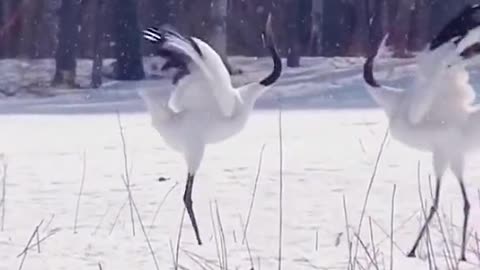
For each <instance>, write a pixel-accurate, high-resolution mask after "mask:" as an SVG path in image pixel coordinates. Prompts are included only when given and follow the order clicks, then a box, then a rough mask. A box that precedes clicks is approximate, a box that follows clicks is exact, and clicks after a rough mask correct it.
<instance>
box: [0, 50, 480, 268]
mask: <svg viewBox="0 0 480 270" xmlns="http://www.w3.org/2000/svg"><path fill="white" fill-rule="evenodd" d="M150 61H154V60H151V59H150ZM410 62H411V61H410ZM234 63H236V64H237V65H239V66H241V67H242V68H244V70H245V74H243V75H241V76H237V77H236V78H234V81H235V83H242V82H245V81H251V80H254V79H256V78H257V77H261V76H262V75H263V74H262V73H261V72H258V71H262V72H263V73H265V72H266V68H269V67H270V65H271V64H270V61H268V60H267V59H261V60H259V61H254V60H253V59H247V58H235V61H234ZM50 64H51V62H49V61H48V60H40V61H36V62H32V63H31V65H29V66H22V63H20V62H19V61H11V62H9V63H5V62H3V63H0V70H1V69H5V70H2V74H3V75H2V76H4V77H5V78H8V80H10V81H8V80H3V84H4V85H0V88H2V87H3V88H4V89H5V87H11V89H10V90H11V91H18V96H17V97H13V98H5V99H2V100H0V113H1V114H0V153H3V156H2V158H1V163H3V164H5V165H6V167H7V170H6V171H7V175H6V177H5V180H6V188H5V198H6V199H5V204H4V206H5V218H4V225H5V226H4V230H3V231H0V269H2V270H3V269H18V268H19V266H20V264H21V262H22V256H18V255H19V254H21V253H22V251H23V250H24V248H25V246H26V245H27V242H28V241H29V239H30V236H31V235H32V233H33V232H34V230H35V228H36V226H38V225H39V224H40V226H39V227H38V236H39V237H38V238H39V240H42V239H44V238H46V239H45V240H43V241H40V247H37V246H36V244H35V243H36V242H37V239H36V237H34V239H33V240H32V244H35V245H34V246H33V248H32V249H31V250H29V251H28V253H27V255H26V256H25V261H24V264H23V269H34V270H43V269H55V270H57V269H82V270H83V269H99V266H98V265H99V264H101V266H102V268H103V269H106V270H110V269H118V270H120V269H155V264H154V261H153V259H152V255H151V254H150V251H149V248H148V245H147V243H146V241H145V237H144V235H143V233H142V230H141V228H140V223H139V222H138V219H136V218H135V236H133V235H132V225H131V220H130V209H129V204H128V193H127V191H126V189H125V185H124V183H123V182H122V175H123V174H125V165H124V152H123V146H122V140H121V136H120V132H119V124H118V121H117V115H116V113H115V111H116V110H118V111H120V116H121V122H122V126H123V132H124V135H125V142H126V154H127V158H128V160H127V166H126V167H127V170H128V172H129V176H130V177H129V178H130V180H131V184H132V188H131V190H132V195H133V199H134V201H135V203H136V205H137V207H138V210H139V212H140V216H141V219H142V221H143V224H144V225H145V229H146V233H147V234H148V238H149V240H150V241H151V245H152V247H153V250H154V253H155V257H156V259H157V260H158V264H159V269H173V265H174V263H173V261H174V259H173V258H172V250H171V247H170V244H171V245H173V249H174V251H173V253H176V251H175V249H176V246H177V237H178V231H179V227H180V224H181V220H182V213H183V202H182V195H183V190H184V178H185V176H186V175H185V174H186V171H185V166H184V162H183V159H182V157H181V156H180V155H179V154H177V153H176V152H173V151H172V150H170V149H168V148H167V147H166V145H165V144H164V143H163V141H162V140H161V138H160V136H159V135H158V134H157V133H156V131H155V130H154V129H153V128H152V127H151V126H150V119H149V116H148V115H147V114H146V113H145V109H144V107H143V104H142V102H141V101H140V100H139V99H138V97H137V95H136V91H135V88H138V87H159V86H161V87H163V88H165V89H163V90H162V91H165V93H168V89H167V87H166V86H167V84H166V83H165V82H163V81H158V80H155V79H154V77H153V76H151V78H150V79H149V80H147V81H142V82H139V83H118V82H113V81H111V82H107V83H106V86H105V88H104V89H99V90H88V89H85V90H78V91H76V92H75V93H68V91H66V90H58V89H57V90H45V89H43V88H42V83H38V84H35V85H33V84H32V83H30V82H33V81H35V82H39V81H40V82H42V80H43V83H47V80H48V78H50V77H49V76H50V75H51V72H52V67H51V65H50ZM361 64H362V60H361V59H354V58H352V59H342V58H338V59H306V60H305V67H302V68H300V69H294V70H287V71H286V72H285V75H284V76H283V77H282V79H281V81H279V84H278V85H277V86H276V87H274V88H273V89H272V90H271V91H270V92H269V93H268V95H267V96H266V97H264V98H263V99H261V100H260V101H259V106H258V109H257V110H256V111H255V113H254V114H253V115H252V116H251V119H250V121H249V122H248V124H247V126H246V128H245V130H243V132H242V133H241V134H239V135H238V136H236V137H234V138H232V139H230V140H228V141H225V142H223V143H221V144H217V145H211V146H210V147H209V148H208V149H207V152H206V155H205V158H204V161H203V164H202V166H201V169H200V171H199V173H198V175H197V178H196V184H195V186H194V194H193V201H194V208H195V211H196V215H197V219H198V221H199V229H200V233H201V235H202V237H203V240H204V245H203V246H197V245H196V242H195V239H194V234H193V230H192V227H191V225H190V222H189V220H188V217H186V218H185V222H184V226H183V230H182V238H181V243H180V252H179V254H178V262H179V265H180V266H179V267H180V269H218V265H219V257H220V259H221V257H222V256H221V255H218V254H221V253H222V252H221V251H218V249H219V246H220V244H218V245H217V244H216V240H215V239H216V238H215V236H216V237H217V238H222V237H221V236H220V234H221V233H220V232H221V231H223V236H224V240H225V244H226V251H227V255H226V256H225V257H226V258H227V259H226V260H227V261H228V269H245V270H246V269H251V264H252V261H253V265H254V268H255V269H277V264H278V263H277V260H278V258H277V257H278V240H279V224H278V220H279V177H280V169H279V139H278V109H277V107H278V105H277V104H278V102H277V96H278V94H280V95H281V96H282V104H283V106H284V108H285V110H284V111H283V122H282V123H283V146H284V148H283V150H284V151H283V155H284V163H283V179H284V200H283V206H284V208H283V215H284V222H283V245H282V246H283V269H347V265H348V261H349V252H348V237H347V236H349V237H350V238H351V241H352V242H353V243H354V247H353V249H355V244H356V242H357V241H356V238H355V236H354V232H356V231H357V227H358V223H359V220H360V216H361V214H362V205H363V203H364V200H365V196H366V191H367V187H368V184H369V182H370V178H371V176H372V173H373V171H374V166H375V162H376V160H377V156H378V153H379V149H380V145H381V143H382V139H383V137H384V134H385V130H386V128H387V121H386V118H385V116H384V115H383V113H382V112H381V111H380V110H379V109H377V108H375V107H372V102H371V100H370V99H369V98H368V97H367V95H366V92H365V91H364V89H363V84H362V81H361ZM80 66H81V68H80V72H79V76H80V83H83V84H86V74H88V63H86V62H82V63H81V65H80ZM147 66H148V63H147ZM379 66H380V68H381V69H382V70H384V71H386V72H384V73H383V74H382V75H384V76H382V78H384V79H386V80H387V81H388V82H389V83H391V84H396V85H406V83H407V82H408V78H409V76H410V75H411V72H412V70H414V66H412V65H409V61H405V60H403V61H400V60H398V61H396V60H395V61H393V60H392V61H384V62H383V63H381V64H379ZM13 67H14V68H13ZM15 68H18V69H22V68H25V69H28V70H30V72H28V73H27V72H24V73H22V72H18V71H17V70H16V69H15ZM31 71H34V72H31ZM30 74H33V75H34V76H36V77H33V78H32V77H29V78H23V79H22V78H20V77H19V76H32V75H30ZM476 74H478V72H477V71H476V70H474V72H473V75H472V77H473V79H474V81H473V82H474V84H475V85H477V84H478V83H480V80H475V77H476ZM82 80H84V81H82ZM22 83H23V85H22ZM25 89H30V90H31V89H34V90H35V91H33V92H32V91H25ZM479 89H480V88H479ZM39 91H40V92H42V95H40V94H38V92H39ZM264 144H265V151H264V153H263V163H262V166H261V170H260V174H259V178H258V186H257V187H256V196H255V200H254V202H253V210H252V214H251V219H250V223H249V226H248V231H247V240H248V244H249V245H248V246H249V248H250V253H251V257H250V255H249V252H248V251H249V249H248V248H247V245H246V244H242V237H243V231H244V225H243V224H244V223H245V220H246V218H247V214H248V211H249V206H250V202H251V199H252V193H253V191H254V189H255V178H256V173H257V167H258V160H259V155H260V151H261V149H262V146H263V145H264ZM479 164H480V153H479V154H477V155H475V154H474V155H472V156H471V158H470V159H469V162H468V165H467V170H466V184H467V186H468V190H469V196H470V199H471V202H472V211H471V220H470V227H469V228H470V230H471V231H472V235H475V233H477V232H480V211H479V205H480V199H479V193H478V190H479V188H480V184H479V182H478V179H480V165H479ZM431 171H432V170H431V162H430V157H429V155H428V154H425V153H420V152H417V151H415V150H413V149H410V148H407V147H405V146H403V145H401V144H400V143H398V142H396V141H394V140H392V139H389V140H387V143H386V145H385V148H384V151H383V153H382V154H381V156H380V162H379V165H378V171H377V174H376V176H375V178H374V181H373V186H372V191H371V194H370V197H369V199H368V204H367V207H366V213H365V218H364V220H363V227H362V228H363V229H362V233H361V236H360V238H361V239H362V241H363V243H364V244H365V246H366V249H368V250H370V251H371V250H372V245H371V243H372V240H371V236H370V224H371V228H372V231H373V242H374V243H375V245H374V246H375V247H374V249H378V250H379V252H378V253H375V255H371V254H370V255H371V256H372V257H374V258H373V259H374V260H376V261H378V269H390V246H391V240H390V230H391V228H390V226H391V225H390V224H391V214H392V210H391V204H392V203H391V201H392V193H393V188H394V185H396V195H395V200H394V202H395V205H394V212H393V227H394V229H395V230H394V234H393V241H394V245H393V265H394V269H428V265H429V264H428V260H427V251H426V250H427V249H426V247H425V244H423V245H422V246H421V249H419V254H420V256H419V257H420V258H419V259H409V258H406V256H405V253H406V252H407V251H408V249H409V248H410V247H411V245H412V244H413V241H414V238H415V237H416V234H417V232H418V230H419V227H420V223H421V222H422V214H421V209H422V206H421V199H420V198H419V190H420V191H421V192H422V193H423V195H422V196H423V199H424V200H426V201H427V206H425V207H429V205H430V201H431V200H430V195H429V194H430V191H429V188H428V186H429V180H428V179H429V174H430V173H431ZM418 172H420V173H418ZM3 173H4V172H3V170H1V171H0V177H1V176H2V175H3ZM159 177H165V178H167V181H162V182H159V181H158V180H157V179H158V178H159ZM82 179H83V180H84V185H83V191H82V194H81V196H80V201H79V204H78V220H77V223H78V225H77V227H76V228H74V224H75V213H76V209H77V202H78V198H79V196H78V195H79V191H80V188H81V185H82ZM0 182H2V181H1V178H0ZM419 183H420V185H421V187H420V188H419ZM1 190H2V188H1V186H0V191H1ZM170 191H171V192H170ZM0 194H1V193H0ZM0 197H1V195H0ZM343 198H345V201H346V210H347V213H348V224H349V226H348V234H347V230H346V228H347V225H346V220H345V215H344V205H343ZM441 201H442V203H441V210H442V223H441V226H440V225H439V223H438V222H434V224H432V225H433V226H432V227H431V242H432V243H433V245H434V248H433V249H434V250H435V256H433V257H434V258H435V260H436V264H438V265H439V269H449V268H448V267H447V266H446V264H447V261H448V258H449V257H452V256H453V257H455V255H456V256H458V253H459V247H458V245H457V243H460V234H461V228H460V224H461V223H462V218H463V213H462V207H463V206H462V200H461V194H460V189H459V187H458V184H457V183H456V181H455V179H454V178H453V177H452V175H451V174H450V173H449V174H448V175H447V177H446V179H445V181H444V185H443V187H442V198H441ZM216 205H218V209H219V216H220V221H221V225H222V226H221V227H222V230H220V229H219V223H218V220H219V219H218V218H217V214H216V212H215V209H216ZM211 208H212V209H213V213H212V212H211V210H210V209H211ZM1 209H2V208H1V205H0V214H1ZM157 209H159V210H158V212H157ZM156 212H157V214H158V215H156ZM443 214H444V216H443ZM436 221H437V220H436ZM0 222H1V220H0ZM212 222H214V225H215V226H213V224H212ZM0 225H1V223H0ZM442 230H443V231H444V232H443V233H441V231H442ZM75 231H76V232H75ZM444 237H447V240H445V239H444ZM218 241H220V240H218ZM476 242H477V241H475V239H474V237H472V238H470V241H469V250H470V252H469V253H468V254H467V256H468V259H469V262H467V263H462V264H460V269H478V266H479V264H480V261H479V258H478V257H477V255H476V254H477V252H476V250H478V249H477V245H476ZM452 246H453V247H454V248H455V250H454V255H449V253H450V252H451V250H450V247H452ZM447 247H448V251H445V250H446V249H447ZM358 249H359V252H358V256H357V259H358V262H359V263H360V264H361V265H362V266H363V267H364V269H376V268H375V267H374V266H372V265H371V264H370V261H371V258H369V257H368V255H367V254H366V252H365V251H364V249H363V247H362V245H359V248H358ZM372 254H373V253H372ZM223 261H225V260H223ZM356 269H362V268H361V266H358V265H357V267H356Z"/></svg>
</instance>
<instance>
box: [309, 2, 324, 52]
mask: <svg viewBox="0 0 480 270" xmlns="http://www.w3.org/2000/svg"><path fill="white" fill-rule="evenodd" d="M323 2H324V1H323V0H314V1H313V3H312V36H311V43H310V44H311V47H310V48H311V54H312V55H321V54H322V52H323V46H322V40H323V27H322V25H323V5H324V3H323Z"/></svg>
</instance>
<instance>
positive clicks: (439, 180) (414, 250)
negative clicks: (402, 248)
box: [407, 178, 441, 257]
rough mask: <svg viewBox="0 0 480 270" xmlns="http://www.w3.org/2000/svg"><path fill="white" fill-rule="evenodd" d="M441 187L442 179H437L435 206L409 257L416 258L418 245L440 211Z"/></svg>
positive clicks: (431, 209)
mask: <svg viewBox="0 0 480 270" xmlns="http://www.w3.org/2000/svg"><path fill="white" fill-rule="evenodd" d="M440 186H441V178H437V186H436V188H435V197H434V198H433V205H432V207H431V208H430V213H429V214H428V216H427V220H426V221H425V224H424V225H423V227H422V230H420V233H419V234H418V237H417V239H416V240H415V243H414V244H413V247H412V249H411V250H410V252H409V253H408V255H407V256H408V257H415V256H416V255H415V252H416V250H417V247H418V244H419V243H420V240H422V237H423V235H424V234H425V232H426V231H427V228H428V224H430V221H431V220H432V218H433V215H435V213H436V212H437V209H438V202H439V199H440Z"/></svg>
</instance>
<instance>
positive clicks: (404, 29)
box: [392, 0, 415, 57]
mask: <svg viewBox="0 0 480 270" xmlns="http://www.w3.org/2000/svg"><path fill="white" fill-rule="evenodd" d="M414 6H415V0H398V8H397V13H396V16H395V27H393V31H392V39H393V42H394V44H395V55H396V56H399V57H406V56H408V53H407V49H408V40H409V38H410V27H411V19H412V10H414Z"/></svg>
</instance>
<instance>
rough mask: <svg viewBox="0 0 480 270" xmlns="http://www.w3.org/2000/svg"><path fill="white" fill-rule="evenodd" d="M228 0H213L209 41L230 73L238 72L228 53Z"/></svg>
mask: <svg viewBox="0 0 480 270" xmlns="http://www.w3.org/2000/svg"><path fill="white" fill-rule="evenodd" d="M227 5H228V1H227V0H212V3H211V5H210V7H211V8H210V19H211V21H210V24H209V25H210V29H209V32H210V33H209V34H208V36H209V37H208V42H209V43H210V45H211V46H212V48H213V49H214V50H215V51H216V52H217V53H218V55H220V57H221V58H222V61H223V63H224V64H225V67H227V69H228V72H229V73H230V74H232V73H237V71H235V72H234V71H233V69H232V66H231V65H230V62H229V61H228V54H227V21H226V20H227V8H228V7H227Z"/></svg>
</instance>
